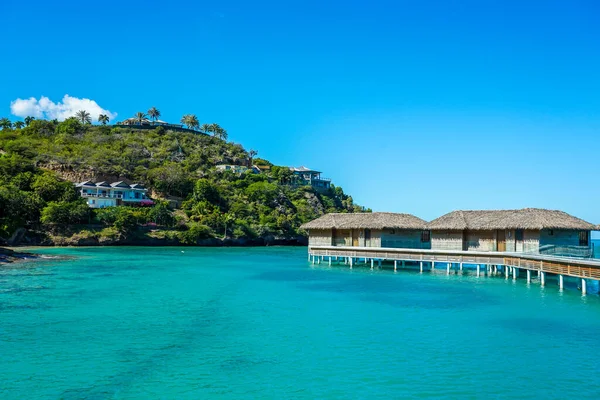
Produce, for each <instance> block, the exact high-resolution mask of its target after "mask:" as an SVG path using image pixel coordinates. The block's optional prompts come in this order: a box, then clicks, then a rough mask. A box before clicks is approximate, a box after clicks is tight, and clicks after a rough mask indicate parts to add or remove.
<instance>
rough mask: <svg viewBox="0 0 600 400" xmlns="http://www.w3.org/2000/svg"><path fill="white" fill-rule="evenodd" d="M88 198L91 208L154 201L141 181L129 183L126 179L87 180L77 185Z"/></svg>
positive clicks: (149, 203)
mask: <svg viewBox="0 0 600 400" xmlns="http://www.w3.org/2000/svg"><path fill="white" fill-rule="evenodd" d="M75 186H76V187H77V189H78V190H79V193H80V194H81V197H84V198H85V199H86V200H87V204H88V206H89V207H90V208H106V207H114V206H120V205H135V206H147V205H152V204H154V202H153V201H152V200H150V199H149V198H148V196H147V194H146V193H147V191H148V190H147V189H146V188H145V187H144V186H142V185H141V184H139V183H134V184H132V185H129V184H127V183H125V182H124V181H119V182H114V183H108V182H97V183H94V182H91V181H85V182H81V183H78V184H76V185H75Z"/></svg>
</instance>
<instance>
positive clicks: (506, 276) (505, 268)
mask: <svg viewBox="0 0 600 400" xmlns="http://www.w3.org/2000/svg"><path fill="white" fill-rule="evenodd" d="M504 277H505V278H506V279H508V265H505V266H504Z"/></svg>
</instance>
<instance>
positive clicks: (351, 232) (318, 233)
mask: <svg viewBox="0 0 600 400" xmlns="http://www.w3.org/2000/svg"><path fill="white" fill-rule="evenodd" d="M301 228H302V229H304V230H307V231H308V233H309V242H308V243H309V246H355V247H394V248H408V249H428V248H430V247H431V244H430V240H429V231H427V230H426V229H427V222H425V221H424V220H422V219H421V218H418V217H415V216H414V215H410V214H397V213H386V212H374V213H348V214H342V213H331V214H325V215H323V216H321V217H319V218H317V219H315V220H313V221H311V222H308V223H306V224H303V225H302V226H301Z"/></svg>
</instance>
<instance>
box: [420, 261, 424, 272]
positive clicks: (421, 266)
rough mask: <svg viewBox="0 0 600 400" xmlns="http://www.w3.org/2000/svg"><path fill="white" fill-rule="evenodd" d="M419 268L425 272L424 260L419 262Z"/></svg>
mask: <svg viewBox="0 0 600 400" xmlns="http://www.w3.org/2000/svg"><path fill="white" fill-rule="evenodd" d="M419 270H420V271H421V272H423V261H421V262H420V263H419Z"/></svg>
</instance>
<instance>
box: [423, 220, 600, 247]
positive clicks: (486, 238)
mask: <svg viewBox="0 0 600 400" xmlns="http://www.w3.org/2000/svg"><path fill="white" fill-rule="evenodd" d="M427 226H428V229H429V230H430V231H431V248H432V249H434V250H463V251H506V252H518V253H539V254H557V255H579V256H590V255H591V251H592V246H591V235H590V232H591V231H592V230H593V229H594V225H592V224H591V223H589V222H586V221H584V220H582V219H579V218H577V217H574V216H572V215H570V214H567V213H565V212H563V211H557V210H545V209H539V208H524V209H521V210H480V211H453V212H450V213H448V214H445V215H442V216H441V217H439V218H436V219H434V220H433V221H431V222H430V223H429V224H428V225H427Z"/></svg>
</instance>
